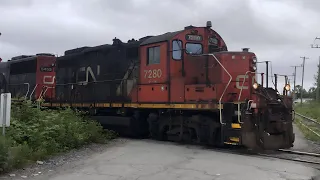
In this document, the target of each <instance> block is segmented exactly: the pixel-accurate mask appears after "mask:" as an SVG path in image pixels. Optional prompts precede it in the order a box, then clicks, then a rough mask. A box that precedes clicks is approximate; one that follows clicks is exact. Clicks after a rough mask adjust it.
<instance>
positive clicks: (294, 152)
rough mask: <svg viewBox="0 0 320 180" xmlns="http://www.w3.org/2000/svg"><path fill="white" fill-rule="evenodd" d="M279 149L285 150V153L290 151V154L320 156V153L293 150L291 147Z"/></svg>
mask: <svg viewBox="0 0 320 180" xmlns="http://www.w3.org/2000/svg"><path fill="white" fill-rule="evenodd" d="M278 151H281V152H285V153H289V154H297V155H305V156H314V157H320V154H318V153H310V152H303V151H295V150H291V149H279V150H278Z"/></svg>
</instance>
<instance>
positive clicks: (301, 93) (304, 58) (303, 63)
mask: <svg viewBox="0 0 320 180" xmlns="http://www.w3.org/2000/svg"><path fill="white" fill-rule="evenodd" d="M300 58H302V59H303V62H302V82H301V92H300V98H301V99H300V103H301V106H302V95H303V79H304V65H305V62H306V59H309V58H308V57H305V56H303V57H300Z"/></svg>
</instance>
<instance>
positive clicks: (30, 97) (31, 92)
mask: <svg viewBox="0 0 320 180" xmlns="http://www.w3.org/2000/svg"><path fill="white" fill-rule="evenodd" d="M37 86H38V84H36V85H35V86H34V88H33V90H32V92H31V94H30V96H29V100H31V96H32V94H33V93H34V91H35V90H36V88H37Z"/></svg>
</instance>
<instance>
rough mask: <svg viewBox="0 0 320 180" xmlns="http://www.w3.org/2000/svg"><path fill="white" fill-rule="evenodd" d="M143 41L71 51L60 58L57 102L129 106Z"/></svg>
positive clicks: (57, 63) (57, 73)
mask: <svg viewBox="0 0 320 180" xmlns="http://www.w3.org/2000/svg"><path fill="white" fill-rule="evenodd" d="M141 41H142V40H139V41H137V40H130V41H128V43H123V42H121V40H119V39H116V38H115V39H114V40H113V44H106V45H101V46H96V47H83V48H77V49H73V50H68V51H66V52H65V55H64V56H62V57H59V58H57V61H56V65H57V70H56V92H55V93H56V98H57V100H58V101H59V102H71V103H74V102H81V103H83V102H90V103H92V102H103V101H104V102H105V101H107V102H113V101H117V102H128V101H130V98H128V94H129V92H130V90H131V89H132V86H133V83H134V82H133V81H136V80H137V78H138V77H137V76H138V74H139V73H138V72H139V69H138V67H139V66H138V65H139V45H140V43H141Z"/></svg>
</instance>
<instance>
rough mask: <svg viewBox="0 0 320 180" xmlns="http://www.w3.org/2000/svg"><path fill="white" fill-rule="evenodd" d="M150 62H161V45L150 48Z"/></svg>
mask: <svg viewBox="0 0 320 180" xmlns="http://www.w3.org/2000/svg"><path fill="white" fill-rule="evenodd" d="M149 64H160V46H155V47H150V48H148V61H147V65H149Z"/></svg>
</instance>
